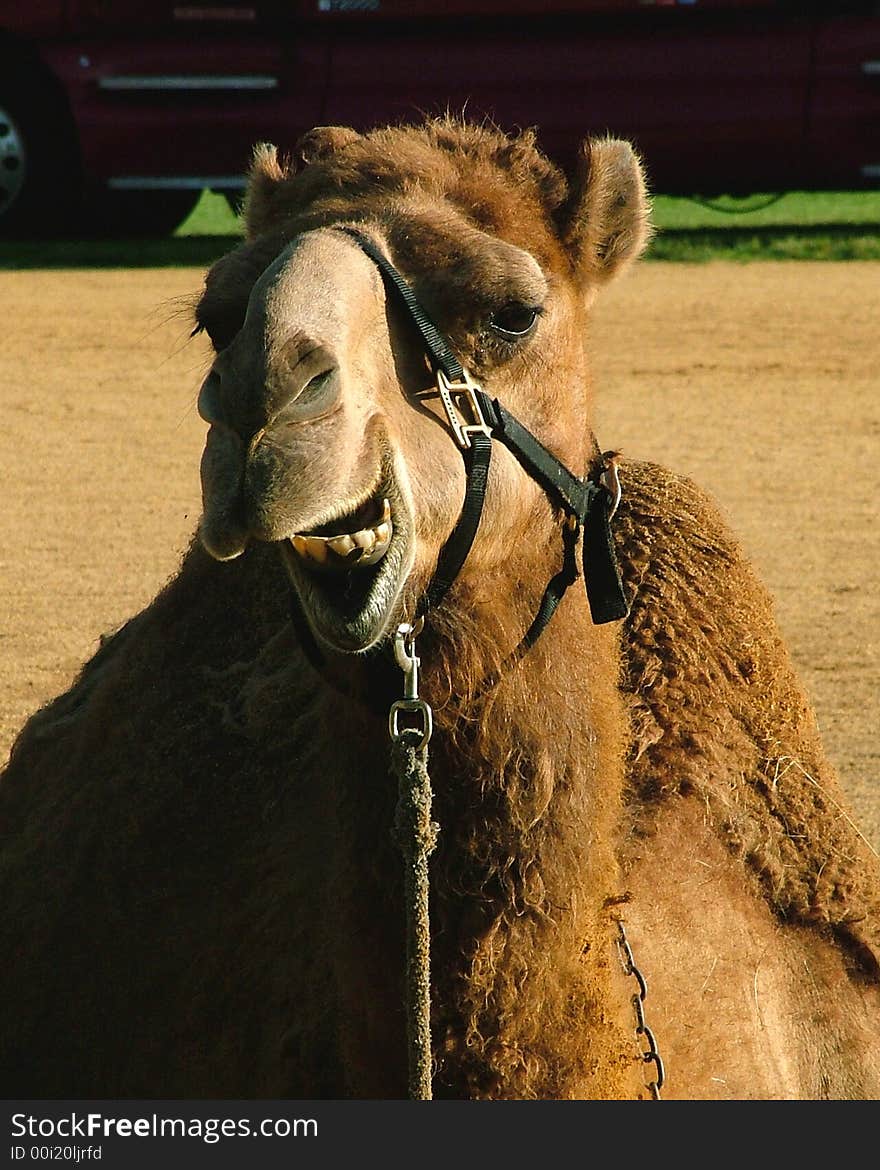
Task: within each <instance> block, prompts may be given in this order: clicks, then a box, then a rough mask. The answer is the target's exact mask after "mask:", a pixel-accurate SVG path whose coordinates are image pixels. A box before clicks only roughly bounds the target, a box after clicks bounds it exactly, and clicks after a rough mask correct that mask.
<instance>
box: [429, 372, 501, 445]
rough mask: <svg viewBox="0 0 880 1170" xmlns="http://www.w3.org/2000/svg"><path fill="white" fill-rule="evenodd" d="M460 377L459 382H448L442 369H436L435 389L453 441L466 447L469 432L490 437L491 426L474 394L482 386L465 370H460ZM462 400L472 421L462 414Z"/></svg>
mask: <svg viewBox="0 0 880 1170" xmlns="http://www.w3.org/2000/svg"><path fill="white" fill-rule="evenodd" d="M461 378H462V380H461V381H460V382H450V380H449V379H448V378H447V377H446V375H445V374H444V372H443V371H442V370H438V371H437V390H438V392H439V394H440V398H441V400H442V402H443V408H444V410H445V411H446V416H447V418H448V419H449V425H450V426H451V427H452V431H453V434H454V435H455V441H456V442H457V443H458V445H459V447H462V448H464V449H467V448H468V447H470V445H471V440H470V437H469V436H470V435H471V434H473V433H474V432H475V431H482V433H483V434H484V435H486V436H487V437H488V438H491V436H492V428H491V427H490V426H489V424H488V423H487V422H486V420H485V419H484V418H483V412H482V410H480V402H479V399H478V398H477V394H476V392H477V390H481V389H482V387H481V386H479V385H477V383H476V382H475V381H474V380H473V378H472V377H471V376H470V374H469V373H468V372H467V370H462V372H461ZM462 400H464V403H466V404H467V408H468V410H469V411H470V416H471V419H472V420H473V421H472V422H468V421H467V419H466V418H464V416H463V413H462V409H461V408H462V405H463V404H464V403H463V402H462Z"/></svg>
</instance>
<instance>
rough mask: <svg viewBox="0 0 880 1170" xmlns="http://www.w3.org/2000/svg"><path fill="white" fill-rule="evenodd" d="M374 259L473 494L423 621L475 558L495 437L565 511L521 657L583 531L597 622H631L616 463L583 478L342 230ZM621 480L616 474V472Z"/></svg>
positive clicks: (545, 616) (377, 255) (546, 617)
mask: <svg viewBox="0 0 880 1170" xmlns="http://www.w3.org/2000/svg"><path fill="white" fill-rule="evenodd" d="M338 230H340V231H343V232H345V233H346V235H348V236H349V237H350V238H351V239H353V240H354V241H355V243H356V244H357V245H358V247H359V248H360V249H361V250H362V251H363V252H364V254H365V255H367V256H368V257H369V258H370V259H371V260H372V261H373V263H374V264H375V265H376V267H377V268H378V269H379V271H380V272H381V274H382V277H383V279H384V281H385V285H386V288H388V289H389V290H391V291H392V292H393V293H394V295H395V296H396V297H397V298H398V300H399V301H400V303H401V304H402V305H403V307H404V308H405V309H406V310H407V313H408V314H409V316H410V318H411V320H412V321H413V324H414V325H415V326H416V328H417V329H418V331H419V333H420V334H421V337H422V341H423V342H424V345H425V349H426V351H427V354H428V360H429V361H430V363H431V367H432V369H433V371H434V374H435V376H436V378H437V390H438V393H439V395H440V399H441V401H442V403H443V407H444V409H445V411H446V414H447V417H448V419H449V423H450V426H451V428H452V431H453V435H454V436H455V439H456V442H457V443H458V445H459V448H460V449H461V452H462V456H463V458H464V462H465V467H466V470H467V488H466V490H465V499H464V505H463V507H462V511H461V515H460V516H459V519H458V522H457V524H456V526H455V528H454V529H453V530H452V533H451V535H450V537H449V539H448V540H447V541H446V543H445V544H444V546H443V548H442V549H441V550H440V555H439V557H438V560H437V568H436V569H435V572H434V576H433V578H432V580H431V583H430V585H429V586H428V588H427V590H426V591H425V593H424V595H423V597H422V599H421V602H420V604H419V607H418V613H417V616H418V617H424V616H425V615H426V614H427V613H428V612H429V610H431V609H433V608H434V607H435V606H437V605H439V604H440V602H441V601H442V599H443V597H444V596H445V594H446V592H447V591H448V589H449V587H450V586H451V585H452V583H453V581H454V580H455V578H456V577H457V576H458V573H459V572H460V570H461V568H462V566H463V565H464V562H465V560H466V559H467V555H468V553H469V552H470V549H471V546H472V544H473V541H474V537H475V536H476V533H477V528H478V527H479V523H480V517H481V515H482V512H483V502H484V500H485V495H486V485H487V482H488V476H489V465H490V462H491V458H492V439H493V438H494V439H497V440H498V441H499V442H501V443H503V444H504V446H505V447H507V449H508V450H509V451H511V452H512V454H513V455H514V456H515V457H516V458H517V460H518V461H519V463H520V464H521V465H522V467H523V468H524V469H525V471H526V472H527V473H528V474H529V475H530V476H531V477H532V479H534V480H535V481H536V482H537V483H539V484H540V485H541V487H542V488H543V489H544V490H545V491H546V492H547V494H548V496H549V497H550V498H551V500H553V502H554V503H556V504H558V505H559V506H560V507H562V509H563V510H564V512H565V515H566V524H565V527H564V528H563V564H562V568H561V569H560V571H559V573H557V574H556V576H555V577H553V579H552V580H551V581H550V582H549V584H548V586H547V589H546V590H545V592H544V596H543V598H542V599H541V603H540V606H539V608H538V613H537V615H536V617H535V619H534V621H533V622H532V625H531V626H530V627H529V629H528V631H527V632H526V634H525V636H524V638H523V641H522V642H521V644H520V646H519V647H518V648H517V651H516V652H515V653H521V652H524V651H525V650H527V649H528V648H529V647H530V646H531V645H533V644H534V642H535V641H536V640H537V638H538V637H539V635H540V634H541V632H542V631H543V630H544V628H545V627H546V625H547V623H548V622H549V621H550V618H551V617H552V616H553V613H554V612H555V610H556V607H557V606H558V605H559V602H560V601H561V600H562V597H563V595H564V594H565V591H566V589H567V588H568V586H569V585H571V584H572V582H573V581H574V580H575V579H576V577H577V576H578V571H577V564H576V554H575V549H576V546H577V538H578V534H579V533H580V531H581V530H583V573H584V582H585V585H586V591H587V599H588V601H589V604H590V613H591V616H592V618H593V621H594V622H595V623H596V624H597V625H598V624H601V623H605V622H612V621H619V620H620V619H621V618H624V617H626V615H627V613H628V612H629V605H628V602H627V599H626V596H625V594H624V591H623V584H622V581H621V578H620V570H619V568H618V564H617V558H616V555H615V552H614V543H613V539H612V535H611V516H612V515H613V512H614V510H615V509H616V507H617V502H618V499H619V494H618V493H619V485H617V492H616V493H615V497H614V499H612V496H611V492H610V491H609V489H608V488H607V487H606V485H605V483H604V482H603V474H604V473H605V471H606V465H607V464H608V463H609V462H610V461H609V460H608V459H607V457H603V456H602V455H601V454H600V453H599V450H598V447H597V449H596V454H597V456H598V460H597V463H596V465H595V466H594V469H593V475H594V476H595V478H593V477H590V476H587V477H586V478H585V479H578V478H577V476H575V475H572V473H571V472H570V471H569V470H568V468H567V467H566V466H565V465H564V464H563V463H561V462H560V461H559V460H558V459H557V458H556V456H555V455H553V454H552V453H551V452H550V451H548V450H547V448H546V447H545V446H544V445H543V443H541V442H540V440H539V439H537V438H536V437H535V436H534V435H533V434H532V432H531V431H529V430H528V429H527V428H526V427H524V426H523V424H522V423H521V422H520V421H519V420H518V419H517V418H516V417H515V416H514V415H512V414H511V413H510V411H509V410H507V409H506V407H504V406H503V405H502V404H501V403H500V402H499V401H498V399H497V398H494V399H493V398H490V397H489V395H488V394H486V393H485V391H484V390H483V389H482V388H481V387H480V386H479V385H477V383H476V382H474V381H473V379H472V378H471V376H470V374H469V373H468V372H467V370H465V369H464V367H463V366H462V365H461V362H460V361H459V360H458V358H457V357H456V356H455V354H454V353H453V352H452V350H451V348H450V346H449V344H448V342H447V341H446V339H445V337H444V336H443V335H442V333H440V331H439V330H438V329H437V327H436V325H435V324H434V322H433V321H432V320H431V319H430V317H428V315H427V313H426V312H425V311H424V309H423V308H422V306H421V305H420V304H419V302H418V300H417V298H416V296H415V293H414V292H413V290H412V288H411V287H410V286H409V284H407V282H406V281H405V280H404V279H403V277H402V276H401V275H400V273H399V272H398V271H397V269H396V268H395V267H394V266H393V265H392V264H391V263H390V262H389V261H388V259H387V258H386V257H385V256H384V255H383V253H382V252H381V251H380V250H379V249H378V248H377V247H376V245H375V243H374V242H373V241H372V240H371V239H370V238H369V236H366V235H364V233H363V232H360V231H358V230H357V229H356V228H352V227H342V228H340V229H338ZM614 480H615V483H617V480H616V469H614Z"/></svg>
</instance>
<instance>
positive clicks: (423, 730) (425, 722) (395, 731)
mask: <svg viewBox="0 0 880 1170" xmlns="http://www.w3.org/2000/svg"><path fill="white" fill-rule="evenodd" d="M401 711H406V712H409V713H411V714H415V715H421V717H422V726H421V727H405V728H401V727H399V726H398V716H399V715H400V712H401ZM433 730H434V718H433V714H432V712H431V708H430V707H429V706H428V704H427V703H426V702H425V700H424V699H398V700H397V702H396V703H392V704H391V710H390V711H389V712H388V732H389V734H390V736H391V738H392V740H393V741H394V742H395V743H397V741H398V740H399V739H400V737H401V736H402V735H403V733H404V731H417V732H418V733H419V735H420V736H421V739H420V740H419V742H418V744H416V750H417V751H420V750H421V749H422V748H423V747H425V745H426V744H427V742H428V740H429V739H430V738H431V734H432V732H433Z"/></svg>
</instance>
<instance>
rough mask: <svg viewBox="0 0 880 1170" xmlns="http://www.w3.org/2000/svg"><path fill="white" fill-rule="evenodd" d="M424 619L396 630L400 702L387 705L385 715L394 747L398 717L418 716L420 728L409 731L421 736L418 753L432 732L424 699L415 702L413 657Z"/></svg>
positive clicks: (417, 662)
mask: <svg viewBox="0 0 880 1170" xmlns="http://www.w3.org/2000/svg"><path fill="white" fill-rule="evenodd" d="M424 624H425V623H424V619H423V618H418V619H417V620H416V622H415V624H414V625H410V624H409V622H403V623H402V624H401V625H399V626H398V627H397V633H396V634H395V635H394V657H395V658H396V659H397V665H398V666H399V667H400V669H401V670H402V671H403V684H404V685H403V698H402V699H398V700H397V702H396V703H392V704H391V710H390V711H389V712H388V732H389V734H390V736H391V738H392V740H394V742H395V743H396V742H397V740H398V739H400V737H401V735H402V734H403V730H404V729H402V728H401V726H400V715H401V713H402V712H407V713H408V714H411V715H417V716H419V720H420V726H418V727H415V728H411V730H413V731H417V732H418V733H419V735H420V736H421V738H420V740H419V743H418V745H417V749H418V750H421V749H422V748H423V747H425V746H426V745H427V743H428V740H429V739H430V738H431V734H432V732H433V730H434V719H433V713H432V711H431V708H430V706H429V705H428V704H427V703H426V702H425V700H424V699H420V698H419V665H420V663H421V659H420V658H419V657H418V656H417V655H416V635H417V634H420V633H421V631H422V627H423V626H424Z"/></svg>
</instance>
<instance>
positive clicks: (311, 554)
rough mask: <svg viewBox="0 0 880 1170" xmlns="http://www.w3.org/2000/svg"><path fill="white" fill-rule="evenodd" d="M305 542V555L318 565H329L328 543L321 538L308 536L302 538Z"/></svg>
mask: <svg viewBox="0 0 880 1170" xmlns="http://www.w3.org/2000/svg"><path fill="white" fill-rule="evenodd" d="M302 539H303V540H304V542H305V555H306V556H307V557H308V558H309V559H310V560H312V561H314V562H315V563H316V564H318V565H325V564H326V563H327V542H326V540H324V539H323V538H322V537H320V536H306V537H303V538H302Z"/></svg>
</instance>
